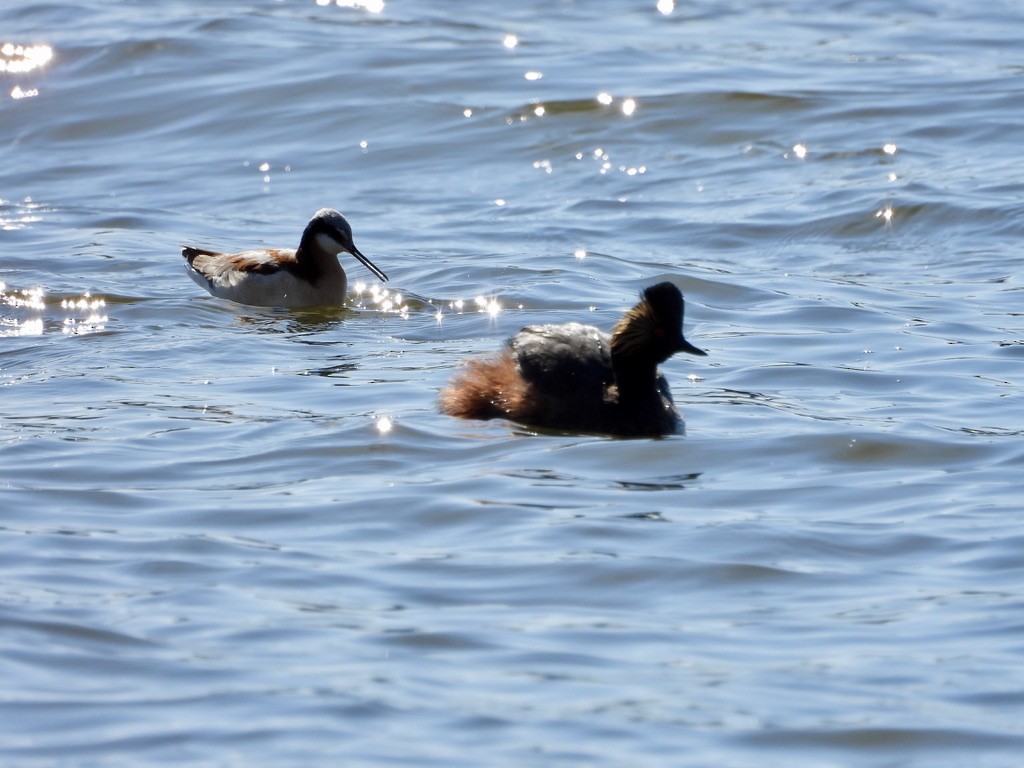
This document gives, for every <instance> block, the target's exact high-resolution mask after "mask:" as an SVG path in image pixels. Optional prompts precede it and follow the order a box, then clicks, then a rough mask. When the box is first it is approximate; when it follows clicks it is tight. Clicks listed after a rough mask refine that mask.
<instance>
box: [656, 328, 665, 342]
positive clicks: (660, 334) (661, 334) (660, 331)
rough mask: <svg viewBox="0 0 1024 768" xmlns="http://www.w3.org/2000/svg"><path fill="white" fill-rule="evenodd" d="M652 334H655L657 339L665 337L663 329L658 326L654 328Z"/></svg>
mask: <svg viewBox="0 0 1024 768" xmlns="http://www.w3.org/2000/svg"><path fill="white" fill-rule="evenodd" d="M654 335H655V336H657V337H658V338H659V339H663V338H665V329H664V328H662V327H660V326H659V327H657V328H655V329H654Z"/></svg>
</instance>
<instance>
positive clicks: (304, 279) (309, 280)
mask: <svg viewBox="0 0 1024 768" xmlns="http://www.w3.org/2000/svg"><path fill="white" fill-rule="evenodd" d="M342 251H345V252H346V253H351V254H352V255H353V256H355V257H356V258H357V259H359V261H361V262H362V263H363V264H364V265H365V266H366V268H367V269H369V270H370V271H371V272H373V274H374V275H376V276H377V278H378V279H380V280H381V281H382V282H387V279H388V278H387V276H386V275H385V274H384V273H383V272H381V271H380V270H379V269H377V267H376V266H374V264H373V262H371V261H370V260H369V259H368V258H366V257H365V256H363V254H362V253H360V252H359V249H358V248H356V245H355V243H354V242H352V227H350V226H349V223H348V221H347V220H346V219H345V217H344V216H342V215H341V214H340V213H338V212H337V211H333V210H331V209H330V208H321V209H320V210H319V211H317V212H316V213H315V214H314V215H313V218H312V219H310V221H309V224H307V225H306V229H305V230H304V231H303V233H302V239H301V240H300V241H299V247H298V248H297V249H296V250H294V251H293V250H290V249H280V248H271V249H267V250H252V251H242V252H241V253H218V252H217V251H208V250H206V249H205V248H191V247H188V246H183V247H182V249H181V255H182V256H184V257H185V261H186V262H188V267H187V269H188V273H189V276H190V277H191V278H192V279H193V280H195V281H196V282H197V283H198V284H199V285H201V286H202V287H203V288H205V289H206V290H208V291H209V292H210V293H212V294H213V295H214V296H217V297H219V298H221V299H230V300H231V301H237V302H238V303H239V304H256V305H258V306H261V307H292V308H294V307H325V306H333V307H337V306H341V305H342V304H343V303H344V301H345V290H346V288H347V287H348V280H347V278H346V277H345V270H344V269H342V266H341V263H340V262H339V261H338V254H339V253H341V252H342Z"/></svg>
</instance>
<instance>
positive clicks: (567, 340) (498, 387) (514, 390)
mask: <svg viewBox="0 0 1024 768" xmlns="http://www.w3.org/2000/svg"><path fill="white" fill-rule="evenodd" d="M676 352H689V353H690V354H692V355H706V354H707V352H704V351H703V350H701V349H698V348H697V347H695V346H693V344H691V343H690V342H688V341H687V340H686V339H685V338H683V294H682V293H680V291H679V289H678V288H677V287H676V286H674V285H673V284H672V283H658V284H657V285H653V286H651V287H650V288H647V289H646V290H644V291H643V292H642V293H641V294H640V302H639V303H638V304H637V305H636V306H635V307H633V308H632V309H631V310H629V311H628V312H627V313H626V315H625V317H623V318H622V320H620V321H619V323H618V325H616V326H615V329H614V330H613V331H612V333H611V335H610V336H609V335H608V334H607V333H603V332H602V331H599V330H598V329H597V328H594V327H593V326H590V325H580V324H579V323H566V324H565V325H534V326H530V327H528V328H524V329H523V330H521V331H520V332H519V333H517V334H516V335H515V336H513V337H512V338H511V339H509V341H508V345H507V347H506V349H504V350H503V351H502V352H501V353H500V354H499V355H498V356H497V357H495V358H491V359H483V360H470V361H469V364H468V366H467V368H466V370H464V371H462V372H461V373H459V374H458V375H456V377H455V378H454V379H453V380H452V382H451V383H450V384H449V385H448V386H447V387H446V388H445V389H444V390H442V392H441V410H443V411H444V412H445V413H447V414H449V415H451V416H460V417H462V418H465V419H490V418H494V417H500V418H506V419H511V420H513V421H518V422H522V423H524V424H530V425H533V426H538V427H549V428H554V429H564V430H571V431H579V432H600V433H605V434H614V435H664V434H668V433H671V432H675V431H676V430H677V429H678V428H679V425H680V424H681V423H682V420H681V418H680V416H679V412H678V411H677V410H676V408H675V405H674V404H673V402H672V395H671V393H670V392H669V388H668V382H667V381H665V377H664V376H662V375H661V373H660V372H659V371H658V365H659V364H660V363H662V362H664V361H665V360H667V359H668V358H670V357H671V356H672V355H674V354H675V353H676Z"/></svg>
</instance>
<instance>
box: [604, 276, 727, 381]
mask: <svg viewBox="0 0 1024 768" xmlns="http://www.w3.org/2000/svg"><path fill="white" fill-rule="evenodd" d="M676 352H689V353H690V354H691V355H706V354H707V352H705V351H704V350H702V349H698V348H697V347H695V346H693V344H691V343H690V342H688V341H687V340H686V339H685V338H684V337H683V294H682V293H681V292H680V291H679V289H678V288H677V287H676V286H674V285H673V284H672V283H669V282H665V283H658V284H657V285H652V286H651V287H650V288H645V289H644V290H643V291H642V292H641V293H640V302H639V303H638V304H637V305H636V306H635V307H633V308H632V309H631V310H629V312H627V313H626V316H625V317H623V318H622V320H620V321H619V323H618V325H616V326H615V330H614V331H612V358H613V360H614V359H616V358H619V359H621V360H636V361H646V362H653V363H654V364H655V365H657V364H658V363H662V362H664V361H665V360H668V359H669V358H670V357H671V356H672V355H674V354H675V353H676Z"/></svg>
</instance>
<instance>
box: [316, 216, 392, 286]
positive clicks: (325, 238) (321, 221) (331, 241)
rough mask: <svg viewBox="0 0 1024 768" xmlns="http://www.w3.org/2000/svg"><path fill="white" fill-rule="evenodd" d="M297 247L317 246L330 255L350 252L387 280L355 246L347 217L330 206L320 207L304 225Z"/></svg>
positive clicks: (382, 278)
mask: <svg viewBox="0 0 1024 768" xmlns="http://www.w3.org/2000/svg"><path fill="white" fill-rule="evenodd" d="M299 247H300V248H317V249H319V250H321V251H323V252H325V253H329V254H331V255H332V256H337V255H338V254H339V253H341V252H342V251H345V252H346V253H351V254H352V255H353V256H355V257H356V258H357V259H359V261H361V262H362V264H363V266H365V267H366V268H367V269H368V270H370V271H371V272H373V274H375V275H376V276H377V278H378V279H379V280H380V281H381V282H383V283H386V282H387V281H388V278H387V275H385V274H384V273H383V272H381V271H380V270H379V269H377V266H376V265H375V264H374V263H373V262H372V261H370V260H369V259H368V258H366V257H365V256H363V254H362V253H361V252H360V251H359V249H358V248H356V244H355V242H353V240H352V227H351V226H350V225H349V223H348V219H346V218H345V217H344V216H342V215H341V214H340V213H338V212H337V211H335V210H332V209H331V208H321V209H320V210H319V211H317V212H316V213H314V214H313V218H312V219H310V220H309V224H307V225H306V231H305V232H303V233H302V243H301V244H300V245H299Z"/></svg>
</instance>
